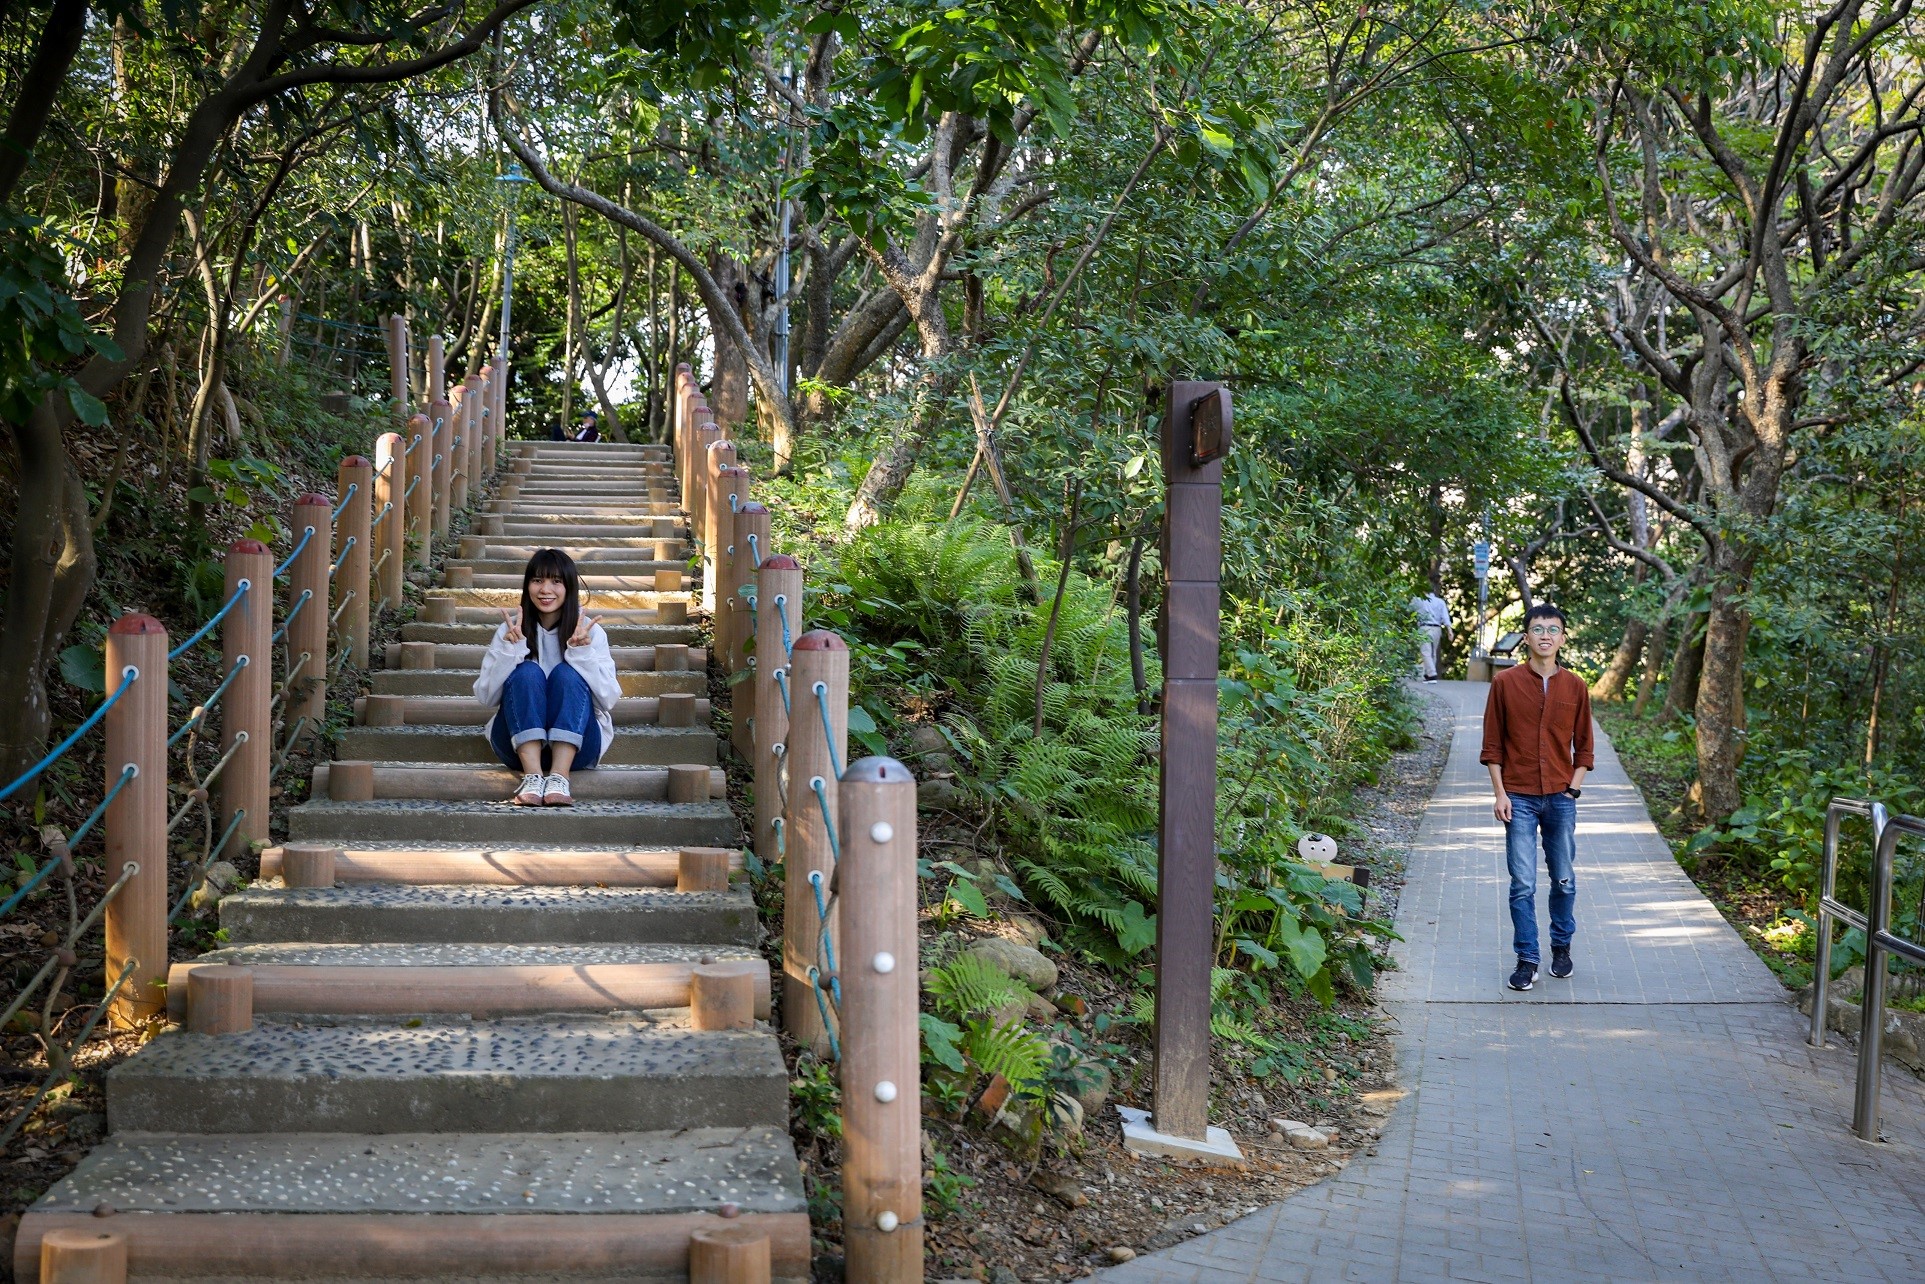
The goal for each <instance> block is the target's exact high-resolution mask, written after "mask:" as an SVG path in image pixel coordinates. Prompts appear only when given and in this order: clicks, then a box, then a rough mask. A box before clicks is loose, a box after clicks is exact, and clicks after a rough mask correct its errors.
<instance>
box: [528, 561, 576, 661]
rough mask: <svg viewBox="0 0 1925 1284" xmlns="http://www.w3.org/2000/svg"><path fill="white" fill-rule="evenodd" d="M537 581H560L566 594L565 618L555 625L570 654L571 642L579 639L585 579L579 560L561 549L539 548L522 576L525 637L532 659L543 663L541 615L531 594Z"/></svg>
mask: <svg viewBox="0 0 1925 1284" xmlns="http://www.w3.org/2000/svg"><path fill="white" fill-rule="evenodd" d="M534 580H560V581H561V582H562V586H563V588H564V589H565V590H566V591H565V593H564V595H563V597H562V601H561V617H560V618H559V619H557V620H556V621H555V636H556V637H558V638H560V639H561V647H562V653H563V654H564V655H566V654H567V653H568V639H569V638H572V637H574V636H575V625H576V624H577V623H579V622H580V621H581V616H582V576H581V572H580V571H578V570H576V569H575V559H574V558H572V557H570V556H569V555H568V554H566V553H564V552H562V551H561V550H560V549H558V548H538V549H536V550H535V555H534V556H533V557H531V558H529V559H528V569H526V570H524V571H523V572H522V573H521V636H522V637H524V638H526V639H528V658H529V659H531V660H535V661H539V660H540V659H541V612H540V611H537V610H536V609H535V599H534V598H532V597H530V596H529V594H528V585H529V584H530V583H531V582H532V581H534Z"/></svg>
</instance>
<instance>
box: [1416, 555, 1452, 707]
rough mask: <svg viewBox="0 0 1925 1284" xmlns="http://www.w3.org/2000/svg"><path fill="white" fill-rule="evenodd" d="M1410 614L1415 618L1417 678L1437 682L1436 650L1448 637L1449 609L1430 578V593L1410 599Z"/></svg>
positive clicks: (1434, 581) (1435, 582)
mask: <svg viewBox="0 0 1925 1284" xmlns="http://www.w3.org/2000/svg"><path fill="white" fill-rule="evenodd" d="M1410 613H1411V614H1412V615H1413V616H1415V617H1416V618H1417V666H1418V676H1419V677H1421V678H1422V679H1423V680H1424V681H1426V682H1435V681H1437V649H1438V647H1439V646H1440V645H1441V644H1442V643H1443V642H1444V641H1446V640H1447V639H1449V637H1450V607H1449V606H1448V605H1446V604H1445V602H1444V595H1443V594H1442V593H1439V592H1438V591H1437V581H1436V579H1435V578H1432V580H1431V582H1430V593H1429V594H1428V595H1426V596H1424V597H1413V598H1412V599H1410Z"/></svg>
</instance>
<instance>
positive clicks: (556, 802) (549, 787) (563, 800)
mask: <svg viewBox="0 0 1925 1284" xmlns="http://www.w3.org/2000/svg"><path fill="white" fill-rule="evenodd" d="M541 793H542V798H541V800H542V802H544V803H546V804H547V805H548V806H550V807H573V806H574V805H575V795H574V794H573V793H572V792H570V790H569V788H568V777H566V776H557V775H553V774H550V775H549V776H548V777H547V778H546V779H545V780H543V781H542V782H541Z"/></svg>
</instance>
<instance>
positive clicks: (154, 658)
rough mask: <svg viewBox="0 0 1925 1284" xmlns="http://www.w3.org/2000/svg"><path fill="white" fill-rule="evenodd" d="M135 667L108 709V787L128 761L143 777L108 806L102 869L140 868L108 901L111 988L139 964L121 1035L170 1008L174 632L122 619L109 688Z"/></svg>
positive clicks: (124, 999) (112, 644) (148, 621)
mask: <svg viewBox="0 0 1925 1284" xmlns="http://www.w3.org/2000/svg"><path fill="white" fill-rule="evenodd" d="M129 668H133V669H137V670H139V673H140V676H138V677H137V678H135V679H134V681H133V685H132V686H130V687H128V688H127V692H126V694H125V695H123V696H121V697H120V699H119V700H117V701H116V702H115V703H114V707H113V708H111V709H109V710H107V719H106V723H107V732H106V736H107V746H106V749H107V757H106V763H105V768H106V777H107V788H109V789H112V788H113V787H114V786H115V784H117V783H118V782H119V780H120V777H121V773H122V772H123V771H124V770H125V769H126V767H127V764H128V763H132V764H133V765H134V767H135V769H136V770H137V771H138V772H139V774H138V775H136V776H135V777H134V778H133V779H132V780H129V781H128V782H127V783H126V784H124V785H121V786H120V792H119V793H118V794H116V795H115V796H114V800H113V802H111V803H109V804H107V816H106V821H107V830H106V844H107V860H106V869H105V870H103V871H102V875H103V877H104V878H105V879H106V881H107V882H108V883H109V884H112V883H113V882H114V881H115V880H116V879H118V878H119V877H120V875H121V871H122V870H123V869H125V868H126V866H127V864H128V863H129V862H132V863H134V864H136V865H139V866H140V872H139V873H137V874H135V875H134V876H133V877H132V878H130V879H128V880H127V886H125V887H123V888H121V889H120V894H119V895H118V896H116V897H114V899H113V900H111V901H109V902H108V903H107V980H106V984H107V986H108V988H112V986H113V983H114V982H115V981H116V980H118V979H119V978H120V974H121V972H122V970H123V969H125V968H126V966H127V965H128V963H129V962H132V963H133V964H134V970H133V974H132V975H131V976H129V977H128V978H127V983H126V984H125V985H123V986H121V987H120V993H118V994H116V995H115V996H114V1002H113V1006H112V1007H111V1008H110V1009H108V1013H107V1016H108V1021H109V1023H110V1024H111V1025H113V1026H114V1027H115V1028H116V1029H121V1030H125V1029H128V1028H130V1027H132V1026H136V1025H139V1024H141V1023H142V1022H144V1021H145V1020H147V1019H148V1018H149V1017H152V1016H157V1015H159V1014H160V1013H161V1012H163V1011H165V1010H166V1007H167V996H166V995H165V994H163V993H161V991H160V990H158V989H156V988H155V986H156V985H157V984H158V983H159V982H160V981H162V980H164V979H165V978H166V976H167V629H166V627H165V626H163V625H162V624H161V622H160V621H159V620H156V619H155V618H154V617H153V616H151V615H123V616H121V617H120V618H119V619H118V620H115V621H114V623H113V626H112V627H111V628H109V629H108V630H107V685H108V687H109V688H110V689H112V688H115V687H118V686H119V685H120V680H121V676H122V675H123V674H124V673H126V671H127V670H128V669H129ZM230 765H232V764H230ZM62 859H64V860H69V861H70V860H72V859H73V858H72V857H71V856H67V857H63V858H62Z"/></svg>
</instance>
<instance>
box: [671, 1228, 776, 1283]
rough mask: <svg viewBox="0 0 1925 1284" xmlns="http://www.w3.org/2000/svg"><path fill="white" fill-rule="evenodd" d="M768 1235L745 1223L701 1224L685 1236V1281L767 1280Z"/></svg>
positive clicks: (751, 1281) (762, 1281)
mask: <svg viewBox="0 0 1925 1284" xmlns="http://www.w3.org/2000/svg"><path fill="white" fill-rule="evenodd" d="M771 1269H772V1268H771V1266H770V1256H769V1236H768V1232H766V1231H759V1230H752V1229H750V1228H749V1227H747V1226H705V1227H703V1228H702V1229H701V1230H698V1231H694V1232H692V1233H691V1234H690V1235H689V1237H688V1284H769V1272H770V1270H771Z"/></svg>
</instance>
